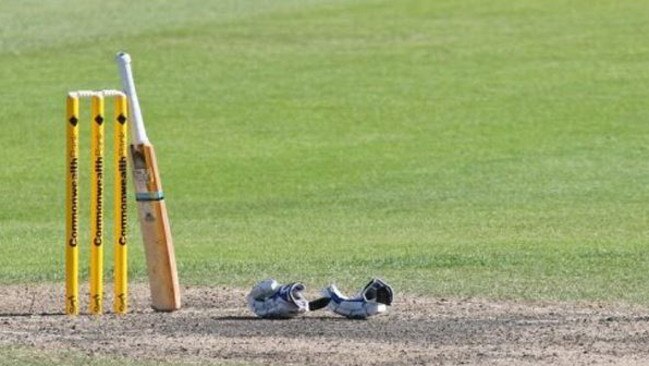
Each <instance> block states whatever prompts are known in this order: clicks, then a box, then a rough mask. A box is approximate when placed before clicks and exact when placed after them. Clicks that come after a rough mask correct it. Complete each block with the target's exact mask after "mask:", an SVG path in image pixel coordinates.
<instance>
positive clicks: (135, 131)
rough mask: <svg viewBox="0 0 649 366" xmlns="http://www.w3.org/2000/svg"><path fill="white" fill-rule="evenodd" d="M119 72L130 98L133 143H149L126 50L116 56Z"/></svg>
mask: <svg viewBox="0 0 649 366" xmlns="http://www.w3.org/2000/svg"><path fill="white" fill-rule="evenodd" d="M116 60H117V65H118V66H119V73H120V76H121V78H122V87H123V88H124V93H126V95H127V96H128V99H129V103H128V105H129V108H130V111H131V140H132V141H133V144H136V145H140V144H148V143H149V138H148V137H147V136H146V130H145V129H144V120H143V119H142V110H141V109H140V102H139V101H138V99H137V93H136V92H135V82H134V80H133V71H132V70H131V56H129V54H128V53H126V52H119V53H118V54H117V56H116Z"/></svg>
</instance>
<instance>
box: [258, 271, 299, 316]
mask: <svg viewBox="0 0 649 366" xmlns="http://www.w3.org/2000/svg"><path fill="white" fill-rule="evenodd" d="M304 289H305V287H304V285H303V284H301V283H299V282H295V283H289V284H287V285H281V284H279V283H278V282H277V281H275V280H274V279H268V280H265V281H262V282H260V283H258V284H257V285H255V287H253V288H252V290H251V291H250V294H248V296H246V300H247V301H248V308H250V310H251V311H252V312H253V313H255V314H256V315H257V316H258V317H260V318H267V319H288V318H293V317H295V316H297V315H299V314H303V313H305V312H307V311H309V302H308V301H307V300H306V299H305V298H304V295H303V294H302V292H303V291H304Z"/></svg>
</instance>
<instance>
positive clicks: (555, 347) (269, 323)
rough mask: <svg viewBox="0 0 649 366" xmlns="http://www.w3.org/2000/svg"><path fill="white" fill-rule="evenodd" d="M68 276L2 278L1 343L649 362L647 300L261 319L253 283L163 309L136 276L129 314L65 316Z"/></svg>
mask: <svg viewBox="0 0 649 366" xmlns="http://www.w3.org/2000/svg"><path fill="white" fill-rule="evenodd" d="M62 287H63V286H60V285H13V286H2V293H3V296H2V299H0V346H12V347H13V346H24V347H30V348H35V349H39V350H45V351H47V350H60V349H66V350H73V351H75V352H80V353H82V354H86V355H104V356H107V357H120V358H125V359H127V360H132V361H136V362H137V361H147V362H156V361H171V362H180V363H189V364H194V363H195V364H209V363H215V364H223V363H225V364H228V363H234V364H240V363H244V364H278V365H279V364H282V365H286V364H294V365H333V364H337V365H446V364H449V365H456V364H480V365H544V364H547V365H579V364H591V365H592V364H616V365H620V364H631V365H643V364H649V308H647V307H641V306H631V305H614V304H597V303H560V302H511V301H509V302H508V301H486V300H480V299H442V298H434V297H416V296H408V295H400V294H399V293H397V294H396V295H397V296H396V299H395V303H394V305H393V306H392V309H390V312H389V314H387V315H384V316H379V317H375V318H372V319H370V320H366V321H352V320H347V319H344V318H341V317H339V316H336V315H334V314H331V313H329V312H327V311H318V312H313V313H310V314H308V315H306V316H304V317H300V318H296V319H292V320H261V319H257V318H255V317H253V316H251V313H249V312H248V310H247V309H246V307H245V299H244V297H245V294H246V292H247V291H246V290H245V289H237V288H225V287H186V288H184V290H183V291H184V292H183V300H184V307H183V309H182V310H180V311H178V312H174V313H155V312H153V311H151V310H150V309H149V308H148V303H149V299H148V288H147V286H145V285H143V284H138V285H133V286H131V291H130V293H131V295H130V296H131V298H130V307H131V309H130V313H129V314H128V315H125V316H116V315H113V314H107V315H104V316H100V317H94V316H89V315H80V316H78V317H68V316H66V315H63V314H62V312H61V310H62V309H63V301H62V299H63V289H62ZM106 293H107V294H109V291H107V292H106ZM312 295H315V294H312ZM110 301H111V298H110V297H109V296H107V298H106V299H105V305H104V306H105V307H106V308H107V309H109V308H110ZM82 305H83V304H82Z"/></svg>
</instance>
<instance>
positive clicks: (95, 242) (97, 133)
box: [89, 94, 104, 314]
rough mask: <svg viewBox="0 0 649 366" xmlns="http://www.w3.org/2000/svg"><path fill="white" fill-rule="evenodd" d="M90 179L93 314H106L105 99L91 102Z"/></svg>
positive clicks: (97, 97) (91, 296)
mask: <svg viewBox="0 0 649 366" xmlns="http://www.w3.org/2000/svg"><path fill="white" fill-rule="evenodd" d="M91 103H92V104H91V117H92V121H91V124H92V127H91V131H90V132H91V133H90V136H91V140H90V146H91V147H90V153H91V161H92V167H91V175H90V176H91V178H90V184H91V187H90V230H91V232H90V240H91V243H90V245H91V250H90V304H89V305H90V313H91V314H101V313H102V312H103V296H104V289H103V285H104V284H103V280H104V279H103V277H104V276H103V274H104V268H103V267H104V258H103V257H104V250H103V234H104V233H103V215H104V208H103V193H104V192H103V190H104V97H103V96H102V95H99V94H97V95H93V96H92V102H91Z"/></svg>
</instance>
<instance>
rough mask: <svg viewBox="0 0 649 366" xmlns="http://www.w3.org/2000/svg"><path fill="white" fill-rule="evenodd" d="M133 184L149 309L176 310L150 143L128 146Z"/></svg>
mask: <svg viewBox="0 0 649 366" xmlns="http://www.w3.org/2000/svg"><path fill="white" fill-rule="evenodd" d="M131 159H132V161H133V181H134V182H135V196H136V200H137V207H138V216H139V220H140V227H141V231H142V240H143V242H144V250H145V254H146V260H147V270H148V275H149V284H150V287H151V304H152V305H151V306H152V307H153V308H154V309H155V310H158V311H174V310H177V309H180V307H181V304H180V286H179V283H178V273H177V269H176V259H175V258H176V256H175V253H174V246H173V241H172V238H171V230H170V225H169V219H168V215H167V207H166V205H165V202H164V194H163V191H162V185H161V183H160V176H159V173H158V165H157V161H156V157H155V151H154V149H153V146H151V145H150V144H140V145H131Z"/></svg>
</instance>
